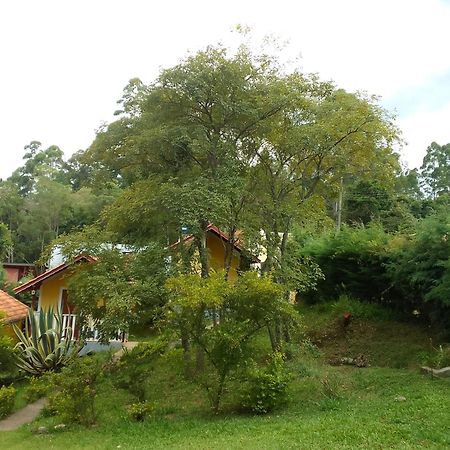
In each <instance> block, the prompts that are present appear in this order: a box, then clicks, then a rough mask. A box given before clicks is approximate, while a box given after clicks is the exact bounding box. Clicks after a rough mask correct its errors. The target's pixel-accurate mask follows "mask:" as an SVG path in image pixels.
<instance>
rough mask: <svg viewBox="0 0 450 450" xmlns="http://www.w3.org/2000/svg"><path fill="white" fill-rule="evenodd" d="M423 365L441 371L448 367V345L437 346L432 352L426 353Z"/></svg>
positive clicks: (449, 349)
mask: <svg viewBox="0 0 450 450" xmlns="http://www.w3.org/2000/svg"><path fill="white" fill-rule="evenodd" d="M423 363H424V364H425V365H427V366H430V367H432V368H434V369H442V368H443V367H449V366H450V345H439V346H438V347H436V348H433V351H431V352H430V353H427V354H426V355H425V356H424V358H423Z"/></svg>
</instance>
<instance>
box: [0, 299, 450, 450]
mask: <svg viewBox="0 0 450 450" xmlns="http://www.w3.org/2000/svg"><path fill="white" fill-rule="evenodd" d="M346 302H347V304H348V301H347V300H346ZM353 303H354V304H355V307H356V301H353ZM366 306H367V305H366V304H365V303H360V305H359V306H358V307H359V308H360V309H361V311H362V310H363V309H364V308H366ZM318 307H319V306H312V307H306V306H305V307H302V309H301V313H302V314H303V315H304V317H305V324H306V325H305V327H306V333H307V334H306V335H307V336H309V337H310V340H312V341H315V342H316V345H313V344H312V343H309V344H308V343H306V341H304V340H303V344H301V345H298V344H296V346H295V347H296V348H295V356H294V357H293V358H291V359H290V360H288V361H287V362H286V364H285V368H286V369H287V371H288V373H289V374H290V375H289V377H290V381H289V384H288V386H287V393H288V396H287V398H286V403H284V405H280V406H278V407H277V408H276V409H275V410H274V411H273V412H271V413H269V414H266V415H250V414H247V413H244V412H241V411H242V409H241V406H240V405H241V402H242V397H243V395H244V392H248V391H247V390H246V386H242V389H241V385H242V383H241V381H240V380H237V381H236V383H234V384H233V385H232V386H231V385H230V392H229V394H228V395H227V397H226V401H225V403H224V405H223V408H222V412H221V413H220V414H219V415H211V413H210V411H211V410H210V404H209V402H208V400H207V399H206V398H205V396H204V395H202V391H201V390H200V389H201V388H200V387H199V386H198V384H197V383H196V382H195V381H193V380H190V379H186V378H185V377H184V371H183V360H184V357H183V351H182V349H181V348H173V349H171V350H166V351H164V352H163V353H162V354H161V351H160V350H158V351H157V352H156V354H155V352H154V349H155V348H159V349H161V346H160V342H159V341H155V342H154V341H150V342H148V343H143V344H141V346H139V348H136V349H134V350H133V351H131V352H130V353H129V354H128V355H127V356H126V360H124V361H121V362H120V363H119V366H118V367H117V368H115V369H113V370H112V371H104V375H103V376H102V377H101V378H98V379H97V381H96V383H95V385H96V387H95V390H96V396H95V400H94V408H95V411H96V427H95V428H85V427H84V426H82V425H77V424H71V425H69V424H67V426H66V428H65V429H64V431H61V430H55V429H54V426H56V425H59V424H61V423H66V422H63V421H62V419H61V417H60V416H58V415H57V416H48V417H41V418H40V419H39V420H38V421H37V423H34V424H32V425H30V426H28V427H25V428H23V429H20V430H17V431H14V432H9V433H3V434H2V443H4V445H5V446H7V447H8V448H12V449H14V448H18V449H19V448H21V446H23V442H24V439H26V440H27V442H28V443H30V445H33V448H37V449H40V448H42V449H44V448H47V447H48V446H49V444H51V445H54V446H55V447H58V446H65V447H66V448H70V449H77V448H86V447H91V448H92V447H93V448H100V449H107V448H116V447H117V446H118V445H120V446H121V448H139V447H145V446H148V445H151V446H152V447H153V448H186V447H187V448H189V447H194V446H195V447H198V448H211V447H213V448H215V447H222V446H227V447H231V448H274V447H277V446H280V445H282V446H283V447H285V448H298V447H299V446H304V447H308V448H317V449H320V448H324V447H327V446H332V447H333V448H367V445H368V444H369V445H371V446H375V447H376V446H378V447H389V446H391V447H394V448H399V447H400V448H411V449H413V448H418V447H425V448H432V449H439V448H446V447H448V445H449V443H450V442H449V437H448V433H446V427H447V422H448V419H447V409H448V407H449V406H450V404H449V397H448V388H449V386H448V381H447V380H444V379H435V378H433V379H432V378H430V377H426V376H424V375H421V374H419V373H418V372H417V370H415V369H417V367H418V365H419V364H420V363H421V360H422V358H423V353H424V352H425V351H427V349H428V350H429V349H430V344H429V338H430V335H429V334H427V333H428V331H427V328H425V327H422V326H420V325H419V324H402V323H399V322H395V321H393V320H392V319H389V320H387V319H384V320H380V319H378V318H372V319H370V320H369V319H366V318H355V319H354V321H353V322H352V323H351V325H350V329H349V330H347V332H346V335H344V333H343V332H342V331H340V333H341V334H339V335H337V336H338V337H337V341H338V345H336V339H335V338H333V339H331V338H330V339H325V338H324V337H323V335H324V334H326V333H327V332H328V330H329V327H331V326H336V325H335V321H336V319H338V318H339V317H340V314H341V312H340V308H338V309H339V311H338V309H336V308H335V307H332V306H331V305H326V304H321V305H320V311H318V310H317V308H318ZM359 315H360V316H366V317H371V316H372V317H373V315H372V313H369V311H367V312H366V313H364V314H362V313H361V314H359ZM374 328H376V329H374ZM336 330H337V328H336ZM317 332H321V333H322V334H321V337H319V335H318V334H317ZM400 333H401V335H402V339H401V340H400V339H398V334H400ZM317 339H320V340H321V342H318V341H317ZM296 342H298V341H296ZM310 342H311V341H310ZM260 343H263V347H264V350H268V351H270V344H268V343H267V340H266V339H262V340H261V341H260ZM346 343H347V345H346ZM357 345H358V346H359V347H357ZM337 349H339V352H340V354H341V355H343V356H348V355H352V354H356V352H365V353H366V354H368V355H370V367H365V368H357V367H355V366H341V365H339V366H330V365H328V364H325V363H326V362H327V361H328V359H329V358H330V355H335V353H336V351H337ZM347 352H349V353H347ZM353 352H355V353H353ZM146 354H147V355H148V356H145V355H146ZM82 359H83V358H81V360H82ZM133 360H134V361H136V362H137V365H138V366H140V367H141V368H144V367H145V368H146V369H147V374H148V375H147V376H146V377H144V381H143V384H144V385H145V391H146V394H145V400H142V402H147V404H150V405H151V408H152V409H151V412H150V414H149V415H148V416H147V417H146V418H145V419H144V420H143V421H142V422H140V421H135V419H133V418H131V417H129V415H128V411H129V408H130V405H134V404H136V403H139V402H138V401H137V400H136V397H135V396H134V395H133V394H132V393H131V392H130V391H128V389H127V388H126V383H124V384H123V385H122V386H123V387H119V386H118V385H117V384H115V380H116V379H118V378H120V377H123V375H124V374H125V372H127V371H128V369H129V367H130V366H131V365H132V364H133ZM397 360H401V365H400V367H399V366H398V365H397V362H400V361H397ZM103 361H104V359H103ZM90 363H92V360H90ZM394 367H397V368H394ZM408 367H409V368H408ZM411 368H414V370H411ZM67 375H68V376H69V377H70V374H67ZM74 378H76V377H74ZM402 397H403V398H405V400H401V398H402ZM180 399H181V401H180ZM425 424H426V425H427V426H424V425H425ZM39 426H46V427H47V428H48V430H49V433H48V434H47V435H35V434H33V433H30V430H31V431H33V430H36V429H37V428H38V427H39ZM318 430H319V431H320V433H318Z"/></svg>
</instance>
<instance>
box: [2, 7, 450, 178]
mask: <svg viewBox="0 0 450 450" xmlns="http://www.w3.org/2000/svg"><path fill="white" fill-rule="evenodd" d="M449 23H450V0H376V1H375V0H365V1H361V0H339V1H336V0H314V1H313V0H310V1H307V0H291V1H288V0H277V1H265V0H259V1H253V0H239V1H238V0H227V1H221V2H218V1H214V0H189V1H186V0H171V1H170V2H169V1H167V2H152V1H150V0H147V1H144V0H126V1H125V0H122V1H118V0H77V1H73V0H64V1H61V0H39V1H36V0H14V1H12V0H9V1H7V0H5V1H1V2H0V101H1V107H0V178H6V177H8V176H9V175H10V174H11V173H12V171H13V170H14V169H16V168H17V167H19V166H20V165H21V164H22V157H23V154H24V150H23V148H24V146H25V145H26V144H28V143H29V142H31V141H32V140H38V141H40V142H42V145H43V148H47V147H48V146H50V145H58V146H59V147H60V148H61V149H62V150H63V151H64V152H65V155H66V157H69V156H70V155H71V154H72V153H73V152H75V151H77V150H79V149H85V148H87V147H88V146H89V145H90V143H91V142H92V140H93V139H94V137H95V130H96V129H98V128H99V126H100V125H101V124H102V123H105V122H109V121H112V120H114V116H113V112H114V111H115V110H116V109H117V105H116V101H117V100H118V99H119V98H120V97H121V95H122V90H123V88H124V86H125V85H126V84H127V82H128V80H129V79H131V78H134V77H139V78H140V79H141V80H142V81H144V82H145V83H149V82H151V81H153V80H154V79H155V78H156V77H157V76H158V73H159V71H160V70H161V69H162V68H167V67H171V66H173V65H174V64H176V63H178V62H179V61H180V60H181V59H182V58H184V57H185V56H186V55H187V54H188V52H190V53H194V52H196V51H197V50H199V49H203V48H204V47H206V46H207V45H210V44H215V43H217V42H219V41H220V42H222V43H223V44H225V45H227V44H229V43H231V44H233V43H235V42H236V34H235V33H234V34H233V33H231V30H232V29H233V27H235V26H236V25H237V24H243V25H246V26H249V27H251V29H252V36H253V39H254V40H255V41H257V40H258V39H259V38H261V37H262V36H264V35H266V34H271V35H274V36H276V37H278V38H279V39H280V40H281V41H288V46H287V50H286V52H287V54H288V55H289V57H291V58H294V57H298V58H299V59H298V61H297V64H298V66H299V67H300V68H301V69H302V70H303V71H304V72H316V73H318V74H319V75H320V77H321V78H322V79H323V80H333V81H334V82H335V83H336V84H337V85H338V86H339V87H342V88H345V89H347V90H349V91H352V92H353V91H357V90H362V91H366V92H368V93H369V94H375V95H378V96H380V97H381V100H380V102H381V104H382V105H383V106H384V107H385V108H387V109H388V110H390V111H392V112H395V113H396V115H397V122H396V123H397V125H398V126H399V128H400V129H401V130H402V133H403V139H404V140H405V141H406V143H407V145H405V146H404V148H403V149H402V151H401V157H402V160H403V161H404V162H405V164H407V165H408V166H409V167H410V168H413V167H418V166H420V165H421V161H422V158H423V156H424V154H425V151H426V148H427V146H428V145H429V144H430V143H431V142H432V141H436V142H438V143H440V144H446V143H449V142H450V57H449V44H450V27H449V25H448V24H449Z"/></svg>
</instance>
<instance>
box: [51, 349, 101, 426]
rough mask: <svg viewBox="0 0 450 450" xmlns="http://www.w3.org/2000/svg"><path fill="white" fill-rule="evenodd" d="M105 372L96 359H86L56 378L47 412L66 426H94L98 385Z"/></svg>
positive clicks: (67, 368) (66, 369)
mask: <svg viewBox="0 0 450 450" xmlns="http://www.w3.org/2000/svg"><path fill="white" fill-rule="evenodd" d="M102 369H103V367H102V364H101V361H99V360H98V359H97V358H96V357H95V356H84V357H81V358H76V359H75V360H73V361H72V362H71V364H70V365H68V366H66V367H64V368H63V369H62V370H61V372H60V373H55V374H53V379H52V380H51V384H52V390H51V393H50V395H49V396H48V400H49V403H48V409H49V410H50V411H52V412H53V413H54V414H56V415H58V416H59V417H60V418H61V420H62V421H63V422H65V423H80V424H82V425H92V424H93V423H94V422H95V419H96V412H95V399H96V396H97V391H96V384H97V380H98V378H99V377H100V376H101V374H102Z"/></svg>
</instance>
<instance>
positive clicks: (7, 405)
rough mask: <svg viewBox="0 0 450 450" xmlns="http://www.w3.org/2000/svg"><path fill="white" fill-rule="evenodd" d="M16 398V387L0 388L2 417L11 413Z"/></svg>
mask: <svg viewBox="0 0 450 450" xmlns="http://www.w3.org/2000/svg"><path fill="white" fill-rule="evenodd" d="M15 398H16V389H15V388H14V387H12V386H9V387H6V386H2V387H1V388H0V419H1V418H3V417H6V416H7V415H8V414H10V413H11V411H12V409H13V407H14V400H15Z"/></svg>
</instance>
